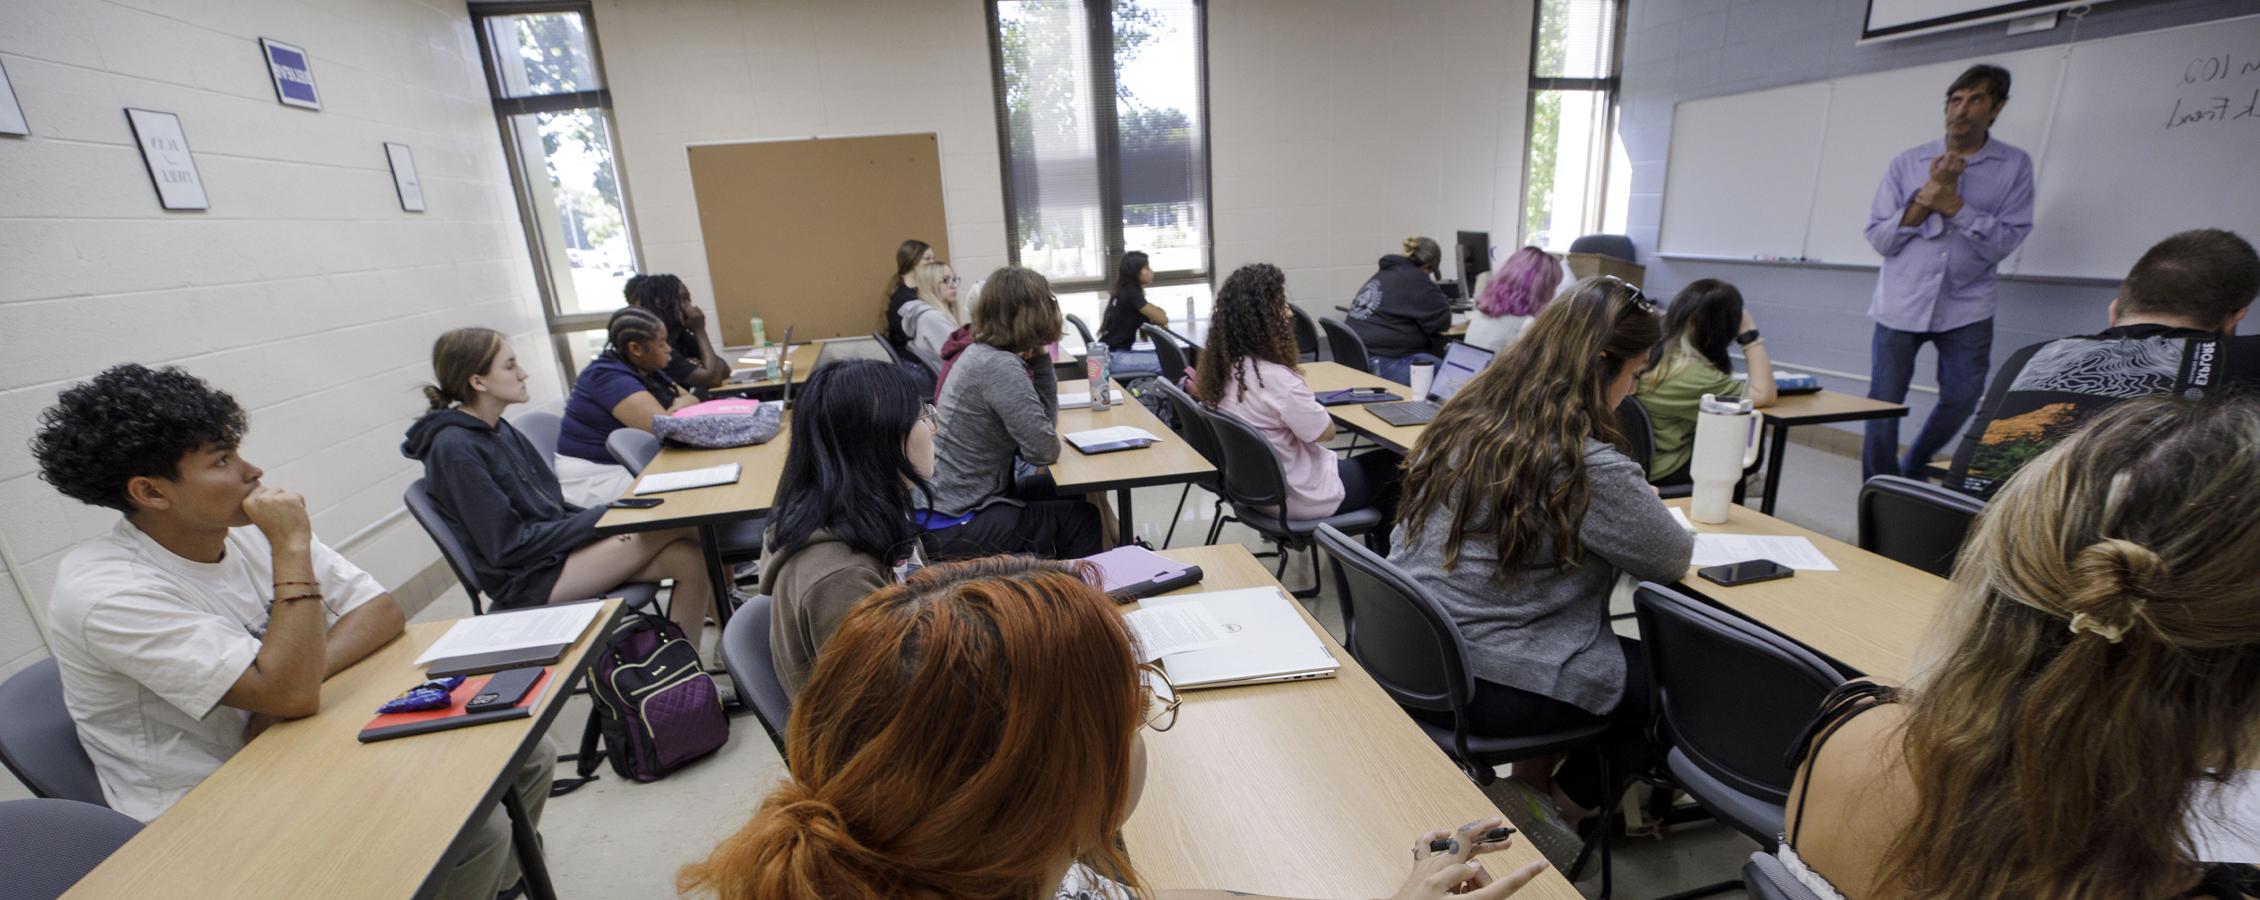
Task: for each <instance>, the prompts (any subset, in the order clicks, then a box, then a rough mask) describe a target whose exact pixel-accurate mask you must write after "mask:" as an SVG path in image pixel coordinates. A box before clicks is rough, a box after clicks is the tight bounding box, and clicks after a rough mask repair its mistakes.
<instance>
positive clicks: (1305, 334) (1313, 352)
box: [1287, 303, 1318, 362]
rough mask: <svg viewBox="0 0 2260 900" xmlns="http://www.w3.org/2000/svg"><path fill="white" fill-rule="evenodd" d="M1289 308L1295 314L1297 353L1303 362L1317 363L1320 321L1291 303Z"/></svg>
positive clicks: (1288, 305)
mask: <svg viewBox="0 0 2260 900" xmlns="http://www.w3.org/2000/svg"><path fill="white" fill-rule="evenodd" d="M1287 308H1288V309H1289V310H1291V311H1293V312H1294V314H1295V352H1296V353H1298V354H1300V355H1301V357H1302V361H1303V362H1317V361H1318V320H1316V319H1313V318H1311V317H1310V313H1307V312H1304V311H1303V308H1302V307H1300V306H1296V305H1294V304H1292V303H1290V304H1287Z"/></svg>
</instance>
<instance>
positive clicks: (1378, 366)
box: [1366, 353, 1443, 400]
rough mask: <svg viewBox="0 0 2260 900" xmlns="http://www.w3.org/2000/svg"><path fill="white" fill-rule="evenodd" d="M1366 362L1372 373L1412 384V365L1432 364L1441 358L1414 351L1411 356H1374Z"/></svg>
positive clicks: (1403, 383)
mask: <svg viewBox="0 0 2260 900" xmlns="http://www.w3.org/2000/svg"><path fill="white" fill-rule="evenodd" d="M1366 362H1367V363H1368V364H1369V365H1371V366H1372V367H1373V374H1375V375H1379V376H1381V377H1383V378H1387V379H1389V380H1390V381H1394V382H1396V383H1398V384H1402V385H1410V384H1412V367H1413V366H1415V365H1431V366H1433V365H1437V364H1439V363H1442V362H1443V360H1441V359H1438V358H1436V354H1433V353H1415V354H1413V355H1411V356H1375V357H1370V358H1368V359H1367V360H1366ZM1413 399H1415V400H1422V399H1426V398H1424V397H1415V398H1413Z"/></svg>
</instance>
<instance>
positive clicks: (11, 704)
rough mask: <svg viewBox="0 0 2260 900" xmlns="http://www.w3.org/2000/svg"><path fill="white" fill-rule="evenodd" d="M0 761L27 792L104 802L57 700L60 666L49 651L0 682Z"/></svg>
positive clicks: (89, 762) (74, 728) (60, 694)
mask: <svg viewBox="0 0 2260 900" xmlns="http://www.w3.org/2000/svg"><path fill="white" fill-rule="evenodd" d="M0 763H5V764H7V766H8V771H9V772H10V773H12V774H14V775H15V776H16V780H17V781H21V782H23V783H24V787H27V788H30V789H31V793H32V796H35V797H54V798H57V799H61V800H76V801H78V802H80V803H91V804H94V805H96V806H108V805H109V801H108V800H106V799H104V798H103V796H102V779H101V778H100V777H99V776H97V775H95V774H94V761H93V760H91V759H88V758H87V757H86V748H85V747H83V746H80V745H79V742H78V726H77V725H74V724H72V723H71V709H70V707H69V706H66V705H64V703H63V670H62V667H61V666H60V665H59V664H57V663H56V662H55V658H54V657H52V656H50V657H48V658H46V659H43V660H40V661H38V662H35V663H32V664H31V665H28V666H25V667H24V668H23V671H20V672H17V673H16V674H14V675H10V676H8V680H7V681H5V682H0ZM13 833H14V832H12V831H6V830H0V834H13Z"/></svg>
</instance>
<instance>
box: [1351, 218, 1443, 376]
mask: <svg viewBox="0 0 2260 900" xmlns="http://www.w3.org/2000/svg"><path fill="white" fill-rule="evenodd" d="M1443 260H1444V250H1443V248H1441V247H1438V246H1437V245H1436V241H1435V240H1434V239H1433V238H1424V237H1409V238H1406V239H1405V247H1404V252H1403V253H1402V254H1395V253H1393V254H1390V255H1388V256H1384V257H1382V258H1381V269H1380V270H1379V271H1377V272H1375V273H1373V277H1372V278H1368V279H1366V282H1365V286H1364V287H1361V288H1358V293H1357V296H1356V297H1355V298H1352V299H1351V300H1350V312H1349V317H1350V318H1349V322H1348V324H1349V326H1350V330H1351V331H1355V332H1357V334H1358V338H1359V339H1361V340H1363V341H1365V352H1366V355H1367V356H1368V357H1369V358H1370V359H1371V360H1372V365H1373V374H1375V375H1379V376H1381V377H1383V378H1387V379H1389V380H1391V381H1394V382H1397V383H1399V384H1410V383H1411V372H1412V367H1413V366H1415V365H1431V366H1432V365H1435V364H1436V363H1437V362H1438V361H1440V359H1441V357H1439V356H1437V354H1439V353H1442V352H1443V351H1444V329H1445V328H1447V327H1449V326H1450V325H1451V324H1452V301H1451V300H1450V299H1448V298H1446V297H1445V296H1444V289H1443V288H1442V287H1439V286H1437V284H1436V267H1437V266H1438V265H1440V264H1441V263H1442V262H1443Z"/></svg>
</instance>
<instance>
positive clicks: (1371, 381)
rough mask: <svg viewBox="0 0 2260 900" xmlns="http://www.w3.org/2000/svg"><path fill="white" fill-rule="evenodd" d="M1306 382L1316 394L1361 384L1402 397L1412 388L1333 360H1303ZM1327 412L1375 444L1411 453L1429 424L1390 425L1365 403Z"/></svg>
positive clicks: (1334, 408) (1343, 425) (1361, 385)
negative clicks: (1310, 361) (1366, 406)
mask: <svg viewBox="0 0 2260 900" xmlns="http://www.w3.org/2000/svg"><path fill="white" fill-rule="evenodd" d="M1303 381H1305V382H1307V383H1309V384H1310V389H1311V393H1314V394H1323V393H1326V392H1327V391H1340V390H1347V389H1349V388H1359V387H1377V388H1382V389H1384V390H1387V391H1389V392H1391V393H1393V394H1396V395H1397V398H1398V399H1400V400H1401V399H1404V398H1406V397H1408V396H1411V394H1412V389H1411V388H1409V387H1406V386H1404V385H1401V384H1398V383H1396V382H1394V381H1390V380H1389V379H1387V378H1383V377H1381V376H1379V375H1373V374H1368V373H1365V372H1360V371H1358V370H1356V369H1353V368H1350V367H1349V366H1345V365H1342V364H1341V363H1334V362H1312V363H1303ZM1326 412H1327V413H1328V414H1329V415H1332V416H1333V417H1334V421H1335V422H1337V423H1339V424H1341V426H1342V427H1344V428H1347V429H1349V430H1351V431H1355V432H1357V433H1359V434H1362V435H1365V436H1366V437H1369V438H1372V439H1373V440H1374V442H1375V443H1378V444H1380V445H1381V446H1384V447H1387V448H1389V449H1391V450H1395V451H1397V452H1398V453H1407V452H1410V451H1411V450H1412V445H1413V444H1415V443H1417V442H1418V441H1419V440H1420V435H1421V432H1424V431H1427V430H1428V426H1426V425H1391V424H1389V423H1387V422H1384V421H1382V420H1381V417H1380V416H1376V415H1374V414H1373V411H1372V410H1370V409H1367V408H1365V406H1364V405H1363V404H1349V405H1343V406H1329V407H1327V408H1326Z"/></svg>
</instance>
